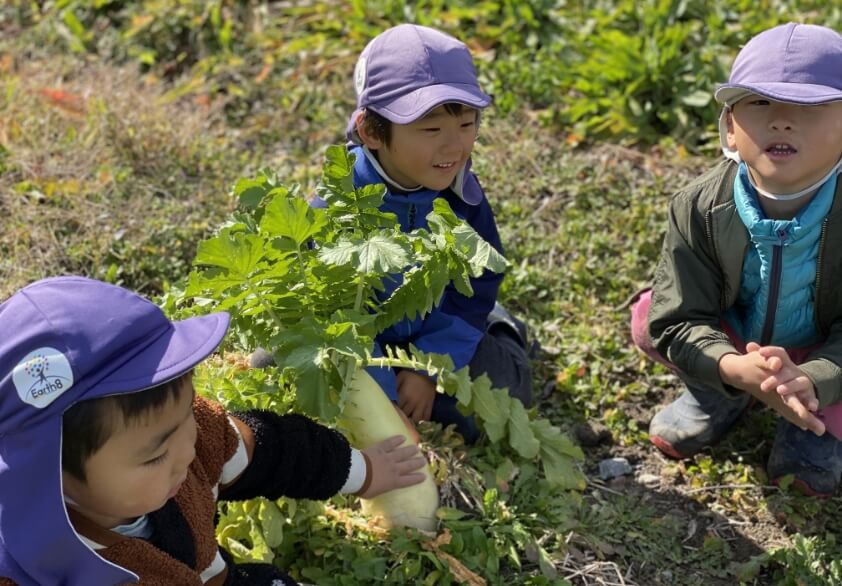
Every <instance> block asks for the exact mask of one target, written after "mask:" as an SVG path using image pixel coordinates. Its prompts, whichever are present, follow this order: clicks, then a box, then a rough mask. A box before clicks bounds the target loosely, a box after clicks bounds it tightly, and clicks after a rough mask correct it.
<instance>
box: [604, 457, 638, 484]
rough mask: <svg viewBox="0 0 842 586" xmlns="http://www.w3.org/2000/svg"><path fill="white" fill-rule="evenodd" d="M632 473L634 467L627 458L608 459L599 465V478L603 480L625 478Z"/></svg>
mask: <svg viewBox="0 0 842 586" xmlns="http://www.w3.org/2000/svg"><path fill="white" fill-rule="evenodd" d="M631 472H632V467H631V466H630V465H629V461H628V460H626V459H625V458H608V459H607V460H603V461H602V462H600V463H599V477H600V478H602V479H603V480H609V479H611V478H616V477H618V476H624V475H626V474H631Z"/></svg>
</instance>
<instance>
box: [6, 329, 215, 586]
mask: <svg viewBox="0 0 842 586" xmlns="http://www.w3.org/2000/svg"><path fill="white" fill-rule="evenodd" d="M228 322H229V316H228V314H227V313H214V314H211V315H206V316H202V317H194V318H190V319H186V320H183V321H178V322H171V324H170V325H171V327H168V328H166V329H164V330H163V331H162V332H160V333H159V334H158V335H156V336H154V337H153V338H151V339H148V340H145V341H144V342H145V343H143V344H139V345H138V346H137V347H136V350H135V351H132V352H129V351H124V352H123V354H122V355H121V359H122V360H121V362H120V363H119V364H117V365H116V367H115V368H113V369H110V370H109V372H108V373H107V374H106V375H105V376H104V377H103V378H102V379H100V380H96V381H91V380H88V381H85V383H86V384H87V385H88V388H87V389H85V391H83V392H82V393H80V394H79V395H78V396H77V397H76V400H75V401H74V403H75V402H78V401H80V400H86V399H92V398H96V397H103V396H107V395H115V394H123V393H130V392H137V391H141V390H143V389H148V388H150V387H154V386H156V385H159V384H162V383H164V382H166V381H168V380H172V379H174V378H176V377H178V376H180V375H181V374H183V373H185V372H188V371H189V370H190V369H191V368H193V367H194V366H196V365H197V364H198V363H199V362H201V361H202V360H203V359H204V358H206V357H207V356H208V355H209V354H210V353H211V352H213V351H214V350H215V349H216V347H217V346H218V345H219V343H220V342H221V341H222V339H223V337H224V336H225V332H226V331H227V329H228ZM81 382H82V381H79V383H80V384H81ZM62 415H63V413H62V412H58V411H57V412H56V413H55V414H54V415H53V416H52V417H49V418H46V419H44V420H41V421H40V423H38V424H35V425H32V426H30V427H26V428H24V429H22V430H19V431H15V432H12V433H7V434H3V435H0V536H2V538H3V541H4V542H3V544H2V545H0V570H4V569H5V568H6V566H7V565H8V566H9V567H11V568H14V566H17V567H18V568H20V569H21V570H22V571H24V572H26V574H28V575H29V576H30V577H31V578H32V582H31V583H32V584H36V585H37V584H59V583H61V584H118V583H120V584H122V583H124V582H127V581H134V580H136V578H137V577H136V576H135V575H134V574H132V573H130V572H127V571H126V570H124V569H122V568H120V567H119V566H116V565H114V564H112V563H110V562H108V561H106V560H104V559H103V558H101V557H100V556H99V555H97V554H96V553H94V552H93V550H91V549H90V548H89V547H88V546H86V545H85V544H84V543H83V542H82V541H81V540H80V539H79V537H78V536H77V535H76V532H75V531H74V529H73V527H72V525H71V524H70V521H69V519H68V517H67V511H66V510H65V505H64V497H63V494H62V481H61V475H62V473H61V435H62V431H61V424H62ZM30 536H31V539H30ZM3 548H5V550H6V552H5V553H4V551H3ZM6 555H10V556H11V558H12V560H13V563H14V566H12V562H7V561H5V560H4V557H5V556H6ZM0 574H2V572H0ZM18 583H19V584H21V582H20V581H19V582H18ZM21 586H27V585H26V583H22V584H21Z"/></svg>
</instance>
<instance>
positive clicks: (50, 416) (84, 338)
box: [0, 277, 424, 586]
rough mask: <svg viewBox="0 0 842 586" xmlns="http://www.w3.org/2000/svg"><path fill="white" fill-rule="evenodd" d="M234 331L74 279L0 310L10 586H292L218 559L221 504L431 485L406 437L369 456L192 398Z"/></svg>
mask: <svg viewBox="0 0 842 586" xmlns="http://www.w3.org/2000/svg"><path fill="white" fill-rule="evenodd" d="M227 327H228V315H227V314H224V313H217V314H212V315H208V316H204V317H198V318H192V319H188V320H184V321H178V322H172V321H170V320H168V319H167V318H166V317H165V316H164V314H163V313H162V312H161V310H160V309H159V308H158V307H156V306H155V305H153V304H152V303H150V302H149V301H147V300H146V299H143V298H142V297H139V296H137V295H135V294H134V293H132V292H130V291H127V290H125V289H122V288H120V287H115V286H112V285H108V284H105V283H102V282H99V281H94V280H90V279H85V278H79V277H60V278H53V279H45V280H42V281H38V282H36V283H34V284H32V285H29V286H28V287H25V288H23V289H21V290H20V291H18V292H17V293H15V294H14V295H13V296H12V297H11V298H9V299H8V300H7V301H5V302H4V303H2V304H0V332H3V335H2V336H0V584H2V585H3V586H6V585H11V584H17V585H19V586H35V585H41V586H44V585H47V584H64V585H67V586H91V585H94V584H95V585H96V586H110V585H116V584H127V583H135V582H138V581H140V582H141V583H143V584H147V585H149V586H172V585H173V584H179V585H193V584H195V585H197V586H199V585H202V584H205V585H217V586H221V585H224V586H233V585H249V586H259V585H265V586H282V585H284V584H294V583H295V582H294V581H293V580H292V579H291V578H289V577H288V576H287V575H285V574H284V573H283V572H281V571H280V570H279V569H277V568H275V567H274V566H272V565H271V564H239V565H238V564H234V563H233V561H232V559H231V556H230V554H228V553H227V552H225V551H224V550H222V549H220V548H219V546H218V545H217V542H216V536H215V515H216V504H217V499H222V500H243V499H250V498H253V497H256V496H265V497H268V498H273V499H274V498H278V497H280V496H289V497H292V498H313V499H325V498H328V497H330V496H332V495H334V494H336V493H338V492H343V493H354V494H358V495H361V496H365V497H371V496H375V495H377V494H381V493H383V492H386V491H389V490H391V489H394V488H399V487H404V486H409V485H412V484H416V483H418V482H420V481H421V480H422V479H423V474H421V473H420V472H418V468H419V467H420V466H422V465H423V462H424V461H423V458H421V457H420V456H419V455H418V453H417V448H416V447H415V446H414V445H412V446H406V447H398V446H399V445H400V443H401V442H402V441H403V438H401V437H399V436H396V437H393V438H390V439H388V440H385V441H383V442H381V443H379V444H376V445H374V446H372V447H371V448H369V449H366V450H363V451H362V452H359V451H357V450H354V449H352V448H351V447H350V446H349V445H348V442H347V441H346V440H345V438H344V437H342V436H341V435H340V434H339V433H337V432H336V431H333V430H331V429H328V428H327V427H324V426H322V425H319V424H317V423H315V422H313V421H311V420H309V419H307V418H305V417H302V416H299V415H284V416H280V415H277V414H274V413H270V412H266V411H248V412H243V413H236V414H229V413H226V412H225V411H224V410H223V409H222V407H221V406H219V405H217V404H215V403H213V402H211V401H208V400H205V399H202V398H200V397H197V396H196V395H195V393H194V391H193V385H192V380H191V379H192V376H191V373H192V370H193V367H194V366H196V365H197V364H198V363H200V362H201V361H202V360H204V359H205V357H206V356H207V355H209V354H210V353H211V352H213V351H214V349H215V348H216V347H217V345H218V344H219V343H220V341H221V340H222V338H223V336H224V335H225V332H226V330H227Z"/></svg>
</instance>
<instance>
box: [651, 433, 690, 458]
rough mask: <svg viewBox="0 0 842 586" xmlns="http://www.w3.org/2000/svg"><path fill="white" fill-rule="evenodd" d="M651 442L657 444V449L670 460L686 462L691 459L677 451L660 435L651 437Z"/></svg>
mask: <svg viewBox="0 0 842 586" xmlns="http://www.w3.org/2000/svg"><path fill="white" fill-rule="evenodd" d="M649 441H650V442H652V443H653V444H655V447H656V448H658V449H659V450H661V451H662V452H663V453H665V454H666V455H667V456H669V457H670V458H675V459H676V460H684V459H686V458H688V457H689V456H685V455H684V454H682V453H681V452H679V451H678V450H676V449H675V448H674V447H672V444H671V443H669V442H668V441H667V440H665V439H664V438H662V437H661V436H659V435H650V436H649Z"/></svg>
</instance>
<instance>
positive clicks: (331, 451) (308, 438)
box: [219, 411, 351, 501]
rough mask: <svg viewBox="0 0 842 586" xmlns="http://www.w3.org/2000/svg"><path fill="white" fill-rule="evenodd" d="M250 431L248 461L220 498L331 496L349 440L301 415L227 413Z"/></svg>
mask: <svg viewBox="0 0 842 586" xmlns="http://www.w3.org/2000/svg"><path fill="white" fill-rule="evenodd" d="M232 415H233V416H234V417H236V418H237V419H239V420H241V421H242V422H243V423H245V424H246V425H248V426H249V428H251V430H252V431H253V432H254V439H255V446H254V454H253V456H252V459H251V462H250V463H249V465H248V467H247V468H246V469H245V471H244V472H243V474H242V475H241V476H240V478H238V479H237V481H236V482H235V483H234V484H232V485H231V486H229V487H227V488H226V489H225V490H223V491H221V492H220V495H219V498H220V499H221V500H231V501H233V500H246V499H250V498H254V497H257V496H263V497H266V498H270V499H276V498H280V497H282V496H286V497H290V498H307V499H314V500H322V499H326V498H329V497H332V496H333V495H335V494H336V493H337V492H339V489H340V488H342V485H344V484H345V481H346V480H347V479H348V473H349V471H350V467H351V446H350V445H349V444H348V440H346V439H345V437H343V436H342V434H340V433H339V432H338V431H334V430H332V429H329V428H327V427H325V426H324V425H320V424H318V423H316V422H315V421H312V420H310V419H308V418H306V417H304V416H302V415H295V414H290V415H278V414H277V413H272V412H270V411H247V412H244V413H232Z"/></svg>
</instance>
